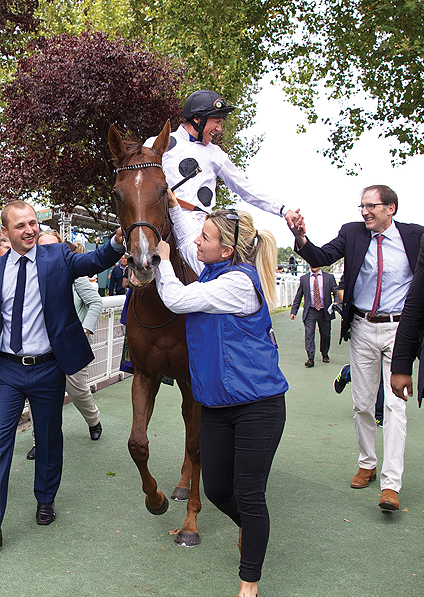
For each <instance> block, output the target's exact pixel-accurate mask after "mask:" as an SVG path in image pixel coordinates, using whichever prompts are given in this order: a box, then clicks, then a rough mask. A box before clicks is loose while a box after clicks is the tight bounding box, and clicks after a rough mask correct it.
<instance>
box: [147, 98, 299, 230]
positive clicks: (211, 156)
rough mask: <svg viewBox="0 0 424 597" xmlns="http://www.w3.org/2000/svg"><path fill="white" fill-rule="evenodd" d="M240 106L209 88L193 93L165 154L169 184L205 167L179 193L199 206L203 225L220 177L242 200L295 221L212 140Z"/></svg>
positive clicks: (191, 204) (183, 203) (149, 141)
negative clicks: (224, 122)
mask: <svg viewBox="0 0 424 597" xmlns="http://www.w3.org/2000/svg"><path fill="white" fill-rule="evenodd" d="M234 109H235V108H234V107H233V106H230V105H229V103H228V102H227V100H225V99H224V98H223V97H221V96H220V95H219V94H218V93H215V92H214V91H209V90H207V89H201V90H200V91H195V92H194V93H192V94H191V95H190V96H189V97H188V98H187V100H186V102H185V104H184V107H183V117H184V119H185V122H184V123H183V124H181V125H180V126H179V127H178V129H177V130H176V131H175V132H173V133H172V134H171V137H170V141H169V146H168V149H167V151H166V152H165V153H164V155H163V158H162V164H163V168H164V171H165V176H166V180H167V182H168V185H169V186H170V187H173V186H174V185H176V184H178V183H179V182H180V181H181V180H182V179H183V178H185V177H186V176H188V175H189V174H190V173H192V172H193V171H194V170H195V169H196V168H198V167H200V168H201V172H199V173H198V174H197V175H196V176H193V178H190V179H189V180H187V181H186V182H185V183H184V184H183V185H181V186H180V187H179V188H178V191H177V193H176V194H177V197H178V200H179V202H180V204H181V206H182V207H183V208H184V209H188V210H195V211H196V212H197V213H196V216H197V217H198V218H199V219H200V220H201V223H202V224H203V221H204V217H205V215H204V213H203V212H206V213H210V212H211V211H212V208H213V207H214V206H215V203H216V179H217V177H218V176H219V178H220V179H221V180H222V181H223V182H224V183H225V185H226V186H227V187H228V188H229V189H230V190H231V191H233V192H234V193H236V194H237V195H239V196H240V197H241V199H243V200H244V201H246V202H247V203H250V204H252V205H255V206H256V207H259V208H260V209H263V210H265V211H268V212H270V213H272V214H275V215H279V216H284V217H285V218H286V220H287V221H288V223H289V224H290V222H291V219H292V217H293V216H294V215H295V214H294V212H293V211H291V210H289V209H288V208H287V207H286V206H285V205H283V204H282V201H281V200H280V199H277V198H271V197H269V196H267V195H266V193H265V192H264V191H262V190H261V189H260V188H258V187H257V186H255V185H254V184H252V182H251V181H250V180H249V179H248V178H246V176H245V175H244V174H243V173H242V172H241V171H240V170H239V169H238V168H237V167H236V166H235V165H234V164H233V162H232V161H231V160H230V159H229V157H228V155H227V154H226V153H225V152H224V151H223V150H222V149H221V148H220V147H219V146H218V145H215V144H214V143H211V141H213V138H214V136H215V135H216V134H218V133H221V132H222V128H221V125H222V123H223V121H224V120H225V119H226V118H227V115H228V114H230V113H231V112H232V111H233V110H234ZM155 139H156V137H150V138H149V139H147V141H146V142H145V144H144V145H145V146H146V147H152V145H153V143H154V141H155Z"/></svg>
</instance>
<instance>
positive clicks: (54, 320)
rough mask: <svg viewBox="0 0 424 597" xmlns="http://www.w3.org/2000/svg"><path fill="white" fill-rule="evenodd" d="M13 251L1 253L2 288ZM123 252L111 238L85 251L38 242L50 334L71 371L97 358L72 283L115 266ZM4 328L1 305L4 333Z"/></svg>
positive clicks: (40, 281) (63, 365)
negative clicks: (78, 310)
mask: <svg viewBox="0 0 424 597" xmlns="http://www.w3.org/2000/svg"><path fill="white" fill-rule="evenodd" d="M9 252H10V251H8V252H7V253H6V254H5V255H3V256H2V257H0V289H2V288H3V277H4V269H5V265H6V259H7V256H8V255H9ZM121 255H122V253H120V252H118V251H115V249H113V247H112V245H111V243H110V242H109V243H107V244H106V245H104V246H102V247H100V248H99V249H97V250H96V251H93V252H91V253H84V254H77V253H73V252H72V251H71V250H70V249H69V247H68V245H67V244H66V243H63V244H62V243H60V244H59V243H54V244H51V245H40V246H37V255H36V265H37V271H38V284H39V287H40V294H41V302H42V305H43V312H44V321H45V323H46V328H47V334H48V337H49V341H50V345H51V347H52V351H53V353H54V355H55V357H56V359H57V361H58V363H59V365H60V367H61V368H62V369H63V371H64V372H65V373H67V374H68V375H72V374H73V373H76V372H77V371H80V370H81V369H82V368H83V367H85V366H86V365H88V363H89V362H90V361H92V360H93V358H94V355H93V353H92V351H91V348H90V345H89V343H88V341H87V338H86V335H85V334H84V330H83V328H82V325H81V322H80V320H79V318H78V315H77V313H76V311H75V306H74V298H73V293H72V283H73V281H74V280H75V279H76V278H79V277H81V276H90V277H92V276H93V275H94V274H97V273H100V272H102V271H103V270H105V269H107V268H108V267H111V266H112V265H113V264H114V263H116V262H117V260H118V259H119V258H120V257H121ZM1 300H2V299H1ZM0 305H1V303H0ZM2 329H3V315H2V313H1V309H0V334H1V332H2Z"/></svg>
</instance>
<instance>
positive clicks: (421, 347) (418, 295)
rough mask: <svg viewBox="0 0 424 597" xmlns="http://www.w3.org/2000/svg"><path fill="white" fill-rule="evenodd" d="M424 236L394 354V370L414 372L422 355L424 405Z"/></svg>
mask: <svg viewBox="0 0 424 597" xmlns="http://www.w3.org/2000/svg"><path fill="white" fill-rule="evenodd" d="M423 331H424V236H423V237H422V238H421V248H420V253H419V256H418V263H417V267H416V270H415V274H414V278H413V280H412V283H411V287H410V289H409V292H408V296H407V297H406V301H405V306H404V309H403V311H402V316H401V318H400V322H399V326H398V329H397V333H396V340H395V346H394V348H393V356H392V372H393V373H406V374H407V375H412V366H413V363H414V361H415V359H416V357H417V356H418V357H419V359H420V368H419V373H418V404H419V406H421V403H422V399H423V394H424V343H423Z"/></svg>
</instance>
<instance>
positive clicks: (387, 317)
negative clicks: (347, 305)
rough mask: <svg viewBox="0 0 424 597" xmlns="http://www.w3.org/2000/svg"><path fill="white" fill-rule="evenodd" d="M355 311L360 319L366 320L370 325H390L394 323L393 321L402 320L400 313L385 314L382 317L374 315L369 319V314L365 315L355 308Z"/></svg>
mask: <svg viewBox="0 0 424 597" xmlns="http://www.w3.org/2000/svg"><path fill="white" fill-rule="evenodd" d="M353 310H354V312H355V313H356V315H358V316H359V317H362V318H363V319H366V320H367V321H369V322H370V323H389V322H393V321H394V322H398V321H399V320H400V313H398V314H397V315H391V314H390V313H384V314H382V315H373V316H372V317H369V312H368V313H365V312H364V311H360V310H359V309H357V308H356V307H354V308H353Z"/></svg>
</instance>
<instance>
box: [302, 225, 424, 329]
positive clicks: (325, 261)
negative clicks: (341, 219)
mask: <svg viewBox="0 0 424 597" xmlns="http://www.w3.org/2000/svg"><path fill="white" fill-rule="evenodd" d="M395 225H396V228H397V229H398V230H399V233H400V236H401V238H402V242H403V245H404V247H405V253H406V255H407V257H408V261H409V265H410V266H411V269H412V271H415V266H416V264H417V259H418V252H419V249H420V241H421V236H422V234H423V232H424V227H423V226H419V225H418V224H403V223H402V222H395ZM370 242H371V231H370V230H367V228H366V226H365V223H364V222H350V223H349V224H344V225H343V226H342V227H341V228H340V230H339V234H338V236H337V237H336V238H335V239H333V240H331V241H330V242H329V243H327V244H326V245H323V246H322V247H317V246H315V245H314V244H313V243H311V242H310V241H309V239H308V242H307V243H306V244H305V246H304V247H302V248H301V249H299V248H298V247H296V246H295V251H296V252H297V253H299V255H300V256H301V257H303V258H304V259H305V260H306V261H307V262H308V263H309V264H310V265H311V266H312V267H321V266H323V265H331V264H332V263H334V262H335V261H337V260H338V259H340V258H341V257H344V296H343V308H342V328H341V338H344V339H345V340H347V339H348V332H349V328H350V324H351V321H352V318H353V305H352V300H353V289H354V286H355V282H356V279H357V277H358V274H359V271H360V269H361V267H362V263H363V261H364V258H365V255H366V253H367V251H368V247H369V244H370ZM341 338H340V340H341Z"/></svg>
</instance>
